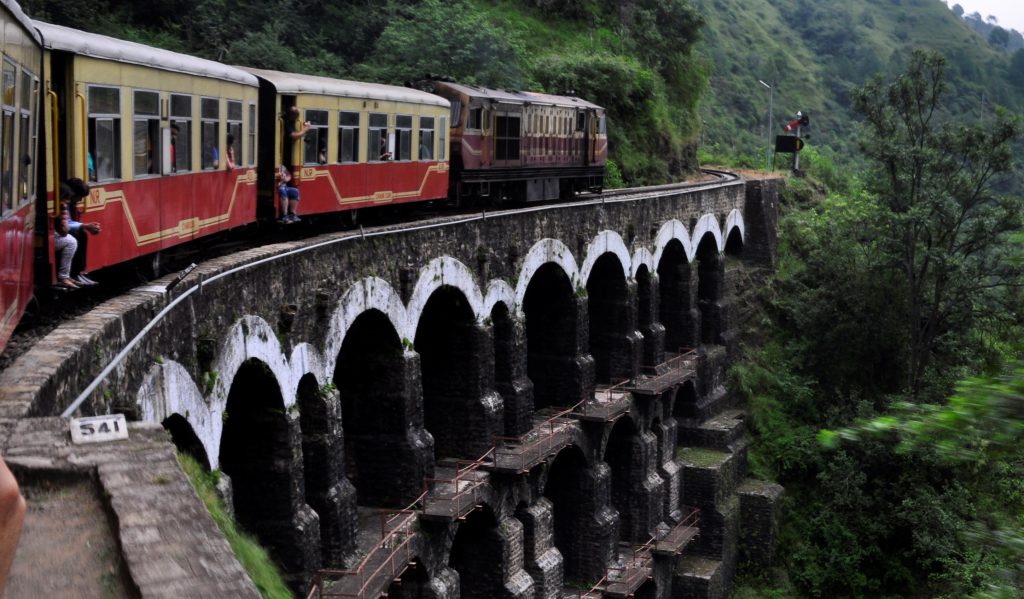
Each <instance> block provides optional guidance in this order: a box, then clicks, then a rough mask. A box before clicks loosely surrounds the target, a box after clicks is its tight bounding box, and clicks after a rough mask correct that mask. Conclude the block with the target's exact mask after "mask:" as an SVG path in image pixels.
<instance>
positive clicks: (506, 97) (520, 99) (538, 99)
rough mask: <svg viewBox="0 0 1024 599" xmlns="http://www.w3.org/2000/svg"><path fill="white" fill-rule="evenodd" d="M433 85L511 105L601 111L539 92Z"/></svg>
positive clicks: (573, 99)
mask: <svg viewBox="0 0 1024 599" xmlns="http://www.w3.org/2000/svg"><path fill="white" fill-rule="evenodd" d="M431 83H432V84H433V85H435V86H437V87H447V88H449V89H452V90H454V91H456V92H458V93H461V94H466V95H467V96H470V97H473V98H486V99H489V100H493V101H495V102H505V103H512V104H539V105H547V106H558V107H571V108H580V107H582V108H596V109H599V110H603V108H602V107H601V106H598V105H597V104H594V103H592V102H588V101H586V100H584V99H583V98H577V97H576V96H556V95H554V94H542V93H539V92H522V91H515V90H506V89H492V88H488V87H479V86H476V85H467V84H464V83H454V82H450V81H432V82H431Z"/></svg>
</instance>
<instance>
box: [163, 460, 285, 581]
mask: <svg viewBox="0 0 1024 599" xmlns="http://www.w3.org/2000/svg"><path fill="white" fill-rule="evenodd" d="M178 462H179V463H180V464H181V467H182V469H183V470H184V471H185V474H186V475H188V478H189V480H190V481H192V486H193V487H194V488H195V490H196V493H198V494H199V498H200V499H202V500H203V504H204V505H206V510H207V511H208V512H210V516H211V517H213V521H214V522H216V523H217V527H218V528H220V531H221V533H223V534H224V537H225V538H226V539H227V540H228V543H229V544H230V545H231V550H232V551H234V553H235V557H237V558H238V561H239V562H241V564H242V567H243V568H245V571H246V573H247V574H248V575H249V578H250V579H252V582H253V584H255V585H256V588H257V589H258V590H259V592H260V594H261V595H262V596H263V597H265V598H266V599H293V595H292V593H291V591H289V590H288V587H287V585H285V583H284V579H283V578H282V577H281V572H280V571H279V570H278V569H277V566H276V565H274V562H273V561H271V559H270V556H269V555H268V554H267V551H266V550H265V549H263V547H261V546H260V544H259V543H258V542H257V541H256V539H254V538H253V537H252V536H250V535H249V534H247V533H244V532H242V531H241V530H239V528H238V524H236V523H235V519H234V518H232V517H231V516H230V515H229V514H228V513H227V511H226V510H225V509H224V505H223V504H222V503H221V501H220V497H218V496H217V490H216V485H217V475H216V474H215V473H211V472H206V471H205V470H204V469H203V467H202V466H200V465H199V463H198V462H196V461H195V460H194V459H193V458H192V456H190V455H188V454H184V453H180V452H179V453H178Z"/></svg>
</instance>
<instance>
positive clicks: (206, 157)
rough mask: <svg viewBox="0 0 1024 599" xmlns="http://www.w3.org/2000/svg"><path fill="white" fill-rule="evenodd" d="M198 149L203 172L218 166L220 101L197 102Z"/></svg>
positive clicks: (210, 99) (206, 100) (206, 99)
mask: <svg viewBox="0 0 1024 599" xmlns="http://www.w3.org/2000/svg"><path fill="white" fill-rule="evenodd" d="M199 126H200V128H201V129H200V131H199V149H200V152H201V154H200V156H201V159H202V166H201V167H200V168H202V169H203V170H209V169H215V168H217V167H218V166H219V165H220V150H218V149H217V143H218V140H217V138H218V137H219V136H220V101H219V100H217V99H216V98H202V99H201V100H200V102H199Z"/></svg>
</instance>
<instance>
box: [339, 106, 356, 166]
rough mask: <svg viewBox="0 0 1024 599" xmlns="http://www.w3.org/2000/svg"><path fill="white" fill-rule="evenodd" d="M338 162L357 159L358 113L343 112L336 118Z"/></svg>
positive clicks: (348, 161) (349, 161)
mask: <svg viewBox="0 0 1024 599" xmlns="http://www.w3.org/2000/svg"><path fill="white" fill-rule="evenodd" d="M338 123H339V124H338V162H342V163H351V162H358V161H359V113H358V112H343V113H341V114H340V115H339V120H338Z"/></svg>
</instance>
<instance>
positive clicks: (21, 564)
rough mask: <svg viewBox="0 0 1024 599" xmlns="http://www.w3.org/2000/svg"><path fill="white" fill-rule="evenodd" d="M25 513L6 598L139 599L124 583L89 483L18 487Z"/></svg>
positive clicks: (103, 514) (104, 518)
mask: <svg viewBox="0 0 1024 599" xmlns="http://www.w3.org/2000/svg"><path fill="white" fill-rule="evenodd" d="M21 491H22V494H23V495H24V496H25V500H26V502H27V503H28V514H27V516H26V518H25V528H24V529H23V530H22V533H21V541H20V542H19V544H18V551H17V553H16V554H15V557H14V565H13V566H12V568H11V573H10V577H9V578H8V580H7V592H6V594H5V595H4V597H6V598H7V599H23V598H24V599H38V598H39V597H76V598H78V599H116V598H121V597H126V598H132V597H137V596H138V595H137V593H136V592H135V591H134V589H133V588H131V586H130V583H128V584H126V583H125V580H126V577H125V576H124V575H123V565H122V563H121V559H120V552H119V551H118V548H117V543H116V541H115V538H114V535H113V533H112V527H111V526H110V522H109V519H108V516H107V513H106V511H105V510H104V509H103V504H102V503H100V499H99V497H98V496H97V494H96V487H95V485H94V483H93V482H92V481H90V480H82V481H80V482H69V481H61V482H60V483H59V484H56V485H53V484H49V483H47V482H45V481H41V482H39V483H36V484H32V485H25V486H23V487H22V489H21Z"/></svg>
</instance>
